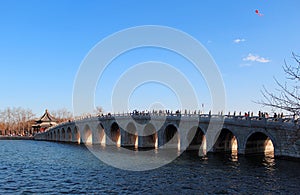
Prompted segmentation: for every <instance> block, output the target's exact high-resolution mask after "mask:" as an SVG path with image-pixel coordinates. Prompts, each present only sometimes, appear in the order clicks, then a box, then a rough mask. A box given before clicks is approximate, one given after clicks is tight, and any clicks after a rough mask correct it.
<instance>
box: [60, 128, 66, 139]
mask: <svg viewBox="0 0 300 195" xmlns="http://www.w3.org/2000/svg"><path fill="white" fill-rule="evenodd" d="M60 141H62V142H64V141H66V131H65V129H64V128H62V130H61V137H60Z"/></svg>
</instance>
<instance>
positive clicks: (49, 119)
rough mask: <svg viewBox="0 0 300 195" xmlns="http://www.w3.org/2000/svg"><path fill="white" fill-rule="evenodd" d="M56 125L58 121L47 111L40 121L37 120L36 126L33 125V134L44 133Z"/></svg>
mask: <svg viewBox="0 0 300 195" xmlns="http://www.w3.org/2000/svg"><path fill="white" fill-rule="evenodd" d="M56 124H57V120H56V119H55V118H54V117H53V116H52V115H51V114H50V113H49V112H48V110H47V109H46V110H45V113H44V114H43V116H42V117H41V118H40V119H39V120H36V121H35V124H34V125H32V132H33V134H35V133H40V132H44V131H46V129H48V128H49V127H52V126H55V125H56Z"/></svg>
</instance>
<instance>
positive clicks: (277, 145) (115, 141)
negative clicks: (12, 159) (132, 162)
mask: <svg viewBox="0 0 300 195" xmlns="http://www.w3.org/2000/svg"><path fill="white" fill-rule="evenodd" d="M34 138H35V139H36V140H47V141H60V142H73V143H84V144H101V145H117V146H119V147H129V148H130V147H132V148H158V149H160V148H166V147H171V148H178V150H184V149H188V150H199V154H200V155H201V154H205V153H206V152H236V153H238V154H257V153H261V154H265V153H266V152H274V155H275V156H286V157H296V158H300V121H299V120H294V119H290V118H260V117H244V116H228V115H226V116H225V115H204V114H203V115H190V114H188V115H181V114H180V115H161V114H156V115H152V114H149V115H148V114H147V115H131V114H121V115H106V116H94V117H86V118H82V119H77V120H74V121H70V122H66V123H62V124H59V125H57V126H54V127H52V128H49V129H48V130H47V131H46V132H43V133H39V134H37V135H35V137H34Z"/></svg>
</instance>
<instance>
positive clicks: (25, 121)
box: [0, 107, 35, 135]
mask: <svg viewBox="0 0 300 195" xmlns="http://www.w3.org/2000/svg"><path fill="white" fill-rule="evenodd" d="M34 116H35V115H34V114H33V113H32V111H31V110H30V109H23V108H21V107H18V108H10V107H7V108H5V109H4V110H3V111H1V112H0V130H2V134H3V135H4V134H21V135H24V134H25V131H29V130H30V128H31V122H30V121H32V120H33V118H34Z"/></svg>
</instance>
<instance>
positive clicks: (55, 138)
mask: <svg viewBox="0 0 300 195" xmlns="http://www.w3.org/2000/svg"><path fill="white" fill-rule="evenodd" d="M53 141H57V136H56V131H54V132H53Z"/></svg>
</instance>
